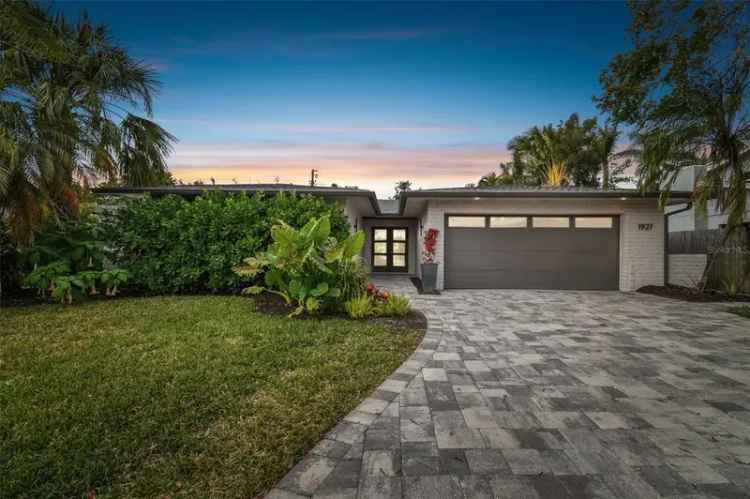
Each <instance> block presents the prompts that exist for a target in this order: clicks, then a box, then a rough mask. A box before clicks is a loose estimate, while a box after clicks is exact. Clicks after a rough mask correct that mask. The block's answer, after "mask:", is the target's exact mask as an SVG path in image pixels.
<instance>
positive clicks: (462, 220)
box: [448, 217, 485, 228]
mask: <svg viewBox="0 0 750 499" xmlns="http://www.w3.org/2000/svg"><path fill="white" fill-rule="evenodd" d="M484 226H485V225H484V217H448V227H470V228H477V227H484Z"/></svg>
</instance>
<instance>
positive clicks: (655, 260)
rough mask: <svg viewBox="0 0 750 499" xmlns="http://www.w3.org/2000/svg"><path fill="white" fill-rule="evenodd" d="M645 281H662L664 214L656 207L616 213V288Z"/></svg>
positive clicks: (625, 288) (631, 287)
mask: <svg viewBox="0 0 750 499" xmlns="http://www.w3.org/2000/svg"><path fill="white" fill-rule="evenodd" d="M649 226H650V227H651V230H646V229H647V228H648V227H649ZM649 284H653V285H657V286H662V285H663V284H664V214H663V213H662V212H660V211H658V210H656V208H654V209H653V210H643V211H625V212H624V213H622V214H621V215H620V290H621V291H635V290H636V289H638V288H640V287H642V286H647V285H649Z"/></svg>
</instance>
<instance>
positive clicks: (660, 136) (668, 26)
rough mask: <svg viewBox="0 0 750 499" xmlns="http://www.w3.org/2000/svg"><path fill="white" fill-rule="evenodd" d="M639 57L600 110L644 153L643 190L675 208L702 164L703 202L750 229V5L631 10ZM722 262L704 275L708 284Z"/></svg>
mask: <svg viewBox="0 0 750 499" xmlns="http://www.w3.org/2000/svg"><path fill="white" fill-rule="evenodd" d="M629 7H630V10H631V12H632V15H633V20H632V23H631V25H630V27H629V29H628V32H629V33H630V35H631V37H632V41H633V48H632V49H631V50H630V51H628V52H626V53H623V54H619V55H617V56H616V57H615V58H613V59H612V61H610V63H609V66H608V67H607V68H606V70H605V71H604V72H603V73H602V74H601V76H600V81H601V84H602V89H603V92H602V95H601V96H599V97H598V98H596V99H595V100H596V102H597V104H598V106H599V108H600V109H601V110H603V111H607V112H609V113H611V115H612V117H613V118H614V119H615V120H616V121H618V122H621V123H627V124H629V125H631V126H632V127H633V128H634V130H635V134H636V136H637V138H638V140H639V142H640V143H641V145H642V154H641V168H640V183H641V186H642V188H643V189H647V190H656V189H661V190H662V191H663V196H662V201H663V202H664V201H666V199H668V197H669V192H670V189H671V187H672V184H673V183H674V181H675V179H676V178H677V175H678V174H679V173H680V170H681V169H682V168H684V167H685V166H686V165H696V164H701V165H704V166H705V174H704V176H703V178H702V180H701V181H700V182H698V184H697V185H696V187H695V190H694V192H693V197H694V200H695V201H696V202H697V203H698V205H699V207H702V208H704V209H705V207H706V204H707V202H708V201H710V200H715V202H716V207H717V208H718V210H720V211H721V212H722V213H725V214H726V215H727V228H728V230H727V231H726V233H725V236H724V241H723V243H725V242H726V240H727V239H728V238H729V237H730V235H731V234H732V233H733V231H734V230H735V229H736V228H737V227H739V226H740V225H741V224H742V222H743V217H744V213H745V211H746V210H747V197H748V189H747V186H748V181H749V180H750V112H749V111H750V107H749V104H748V98H749V97H750V96H749V95H748V92H749V89H750V55H749V54H748V50H747V43H748V37H749V36H750V13H749V12H750V4H748V3H747V2H722V1H719V0H707V1H704V2H687V1H680V2H671V1H663V0H649V1H647V2H641V1H635V0H630V2H629ZM712 262H713V258H709V263H708V265H707V267H706V272H705V273H704V278H703V283H704V285H705V281H706V276H707V273H708V271H709V269H710V266H711V264H712Z"/></svg>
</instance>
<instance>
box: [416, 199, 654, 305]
mask: <svg viewBox="0 0 750 499" xmlns="http://www.w3.org/2000/svg"><path fill="white" fill-rule="evenodd" d="M460 213H464V214H494V213H498V214H509V215H512V214H519V215H522V214H523V215H555V214H566V215H593V214H602V215H620V289H621V290H622V291H633V290H636V289H638V288H639V287H641V286H645V285H647V284H653V285H658V286H661V285H663V284H664V215H663V213H662V212H661V211H660V210H659V209H658V208H657V203H656V200H632V199H631V200H627V201H620V200H599V199H581V200H560V199H482V200H478V201H475V200H460V199H455V200H430V201H428V202H427V208H426V209H425V211H424V213H423V214H422V225H423V232H426V231H427V229H430V228H435V229H438V230H439V231H440V236H439V237H438V244H437V250H436V261H438V262H439V263H440V264H441V265H440V267H439V268H438V288H439V289H443V286H444V283H445V276H444V274H443V268H444V265H442V264H443V263H444V262H445V256H444V253H443V240H444V237H445V215H446V214H460ZM638 224H652V227H651V230H639V228H638ZM419 242H420V243H421V238H420V241H419ZM420 260H421V257H420Z"/></svg>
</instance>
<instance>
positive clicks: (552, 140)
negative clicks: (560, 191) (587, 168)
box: [508, 125, 567, 186]
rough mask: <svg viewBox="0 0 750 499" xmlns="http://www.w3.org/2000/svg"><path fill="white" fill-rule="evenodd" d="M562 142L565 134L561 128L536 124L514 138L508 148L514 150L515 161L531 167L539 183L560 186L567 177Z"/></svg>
mask: <svg viewBox="0 0 750 499" xmlns="http://www.w3.org/2000/svg"><path fill="white" fill-rule="evenodd" d="M562 142H563V135H562V133H561V132H560V130H559V128H558V129H556V128H555V127H553V126H552V125H545V126H543V127H542V128H539V127H537V126H534V127H532V128H531V129H529V131H527V132H526V133H525V134H523V135H519V136H518V137H515V138H513V140H511V142H510V144H509V145H508V148H509V149H510V150H512V151H513V159H514V162H516V161H517V162H521V163H523V164H525V165H526V166H529V167H530V169H531V171H532V172H533V176H534V177H535V179H536V183H537V184H546V185H558V186H559V185H563V183H564V182H565V179H566V178H567V173H566V169H565V162H564V159H565V158H564V155H563V153H562ZM550 182H552V183H550Z"/></svg>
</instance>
